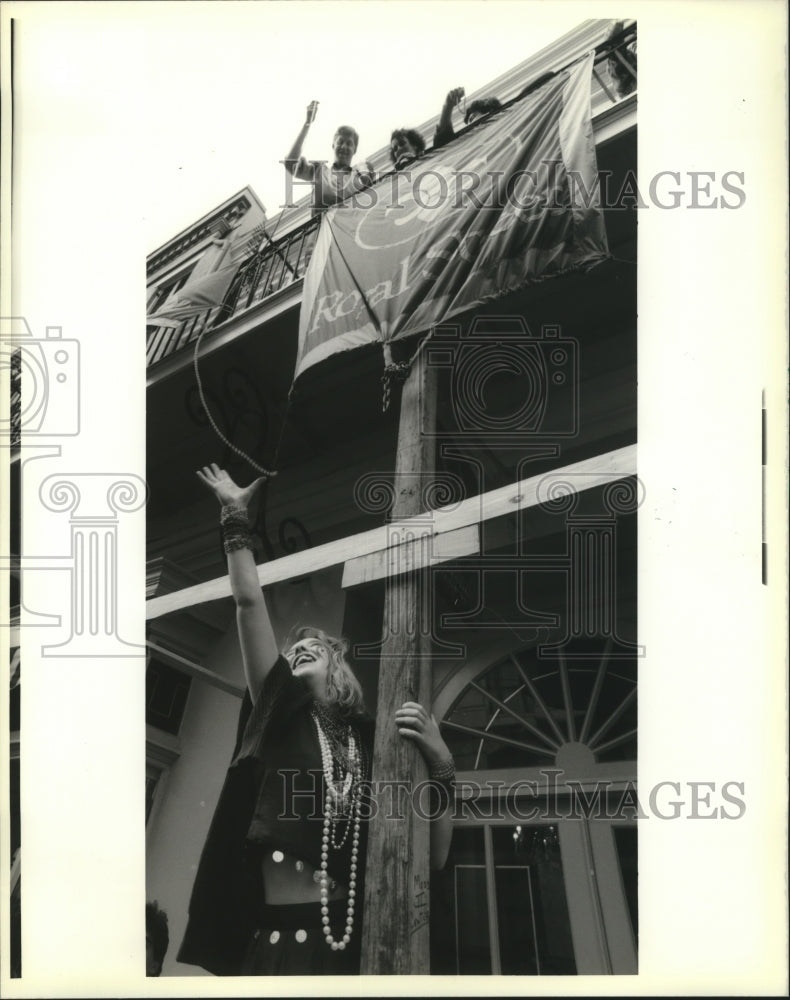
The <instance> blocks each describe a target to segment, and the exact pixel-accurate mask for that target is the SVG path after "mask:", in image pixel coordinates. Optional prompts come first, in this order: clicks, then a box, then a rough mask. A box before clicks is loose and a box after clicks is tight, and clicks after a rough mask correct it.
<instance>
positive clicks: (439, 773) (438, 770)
mask: <svg viewBox="0 0 790 1000" xmlns="http://www.w3.org/2000/svg"><path fill="white" fill-rule="evenodd" d="M430 771H431V779H432V780H433V781H439V782H441V783H442V784H447V785H451V784H452V783H453V782H454V781H455V761H454V760H453V758H452V757H448V758H447V760H442V761H440V762H439V763H438V764H432V765H431V769H430Z"/></svg>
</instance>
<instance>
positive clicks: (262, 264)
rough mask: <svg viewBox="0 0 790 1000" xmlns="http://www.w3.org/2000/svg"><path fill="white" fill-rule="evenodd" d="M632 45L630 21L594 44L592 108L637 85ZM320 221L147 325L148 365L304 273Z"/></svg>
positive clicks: (537, 84) (269, 246)
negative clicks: (170, 321) (212, 292)
mask: <svg viewBox="0 0 790 1000" xmlns="http://www.w3.org/2000/svg"><path fill="white" fill-rule="evenodd" d="M635 45H636V25H635V24H634V25H631V26H630V27H628V28H625V29H624V30H622V31H619V32H618V33H617V34H616V35H612V36H610V37H609V38H608V39H607V40H606V41H605V42H603V43H602V44H601V45H599V46H598V48H597V50H596V51H597V55H596V58H595V68H594V83H593V94H592V104H593V112H594V113H596V112H597V111H600V110H602V107H601V105H602V104H603V105H604V106H607V105H611V104H616V103H617V102H618V101H620V100H621V99H622V98H623V97H624V96H627V94H628V93H630V92H631V91H633V90H635V89H636V56H635ZM559 72H561V69H558V70H555V71H554V72H552V73H547V74H546V75H545V76H543V77H541V78H540V79H538V80H536V81H535V82H534V83H533V84H531V85H530V86H528V87H527V88H525V90H524V91H523V92H522V93H521V94H519V96H518V98H516V100H517V99H520V98H521V97H523V96H525V95H526V94H527V93H529V92H530V91H532V90H534V89H537V88H538V87H540V86H541V85H542V84H543V83H545V82H546V81H547V80H548V79H549V78H550V77H552V76H554V75H555V74H556V73H559ZM471 127H474V126H471ZM459 134H460V133H459ZM319 223H320V217H315V218H312V219H310V221H309V222H306V223H305V224H304V225H302V226H300V227H298V228H297V229H293V230H291V231H290V232H289V233H288V234H287V235H285V236H283V237H282V238H281V239H279V240H272V239H269V240H268V242H267V243H265V245H264V246H263V247H261V249H260V250H259V251H258V253H256V254H255V256H254V257H251V258H250V259H248V260H246V261H244V262H243V263H242V264H240V266H239V270H238V273H237V274H236V276H235V278H234V279H233V283H232V284H231V286H230V288H229V290H228V293H227V295H226V296H225V299H224V301H223V302H222V304H221V305H218V306H212V307H211V308H209V309H206V310H205V311H204V312H202V313H199V314H198V315H197V316H193V317H191V318H190V319H187V320H185V321H184V322H183V323H182V324H181V325H180V326H178V327H156V326H149V327H148V328H147V332H148V337H147V354H146V362H147V364H148V365H153V364H156V363H157V362H159V361H162V360H163V359H164V358H166V357H169V356H170V355H171V354H173V353H174V352H176V351H179V350H181V349H182V348H183V347H186V346H188V345H189V344H192V343H194V341H195V340H197V338H198V337H199V336H200V334H201V333H203V332H206V331H208V330H211V329H213V328H215V327H218V326H219V325H220V324H221V323H224V322H225V321H226V320H228V319H230V318H231V317H232V316H235V315H237V314H238V313H241V312H243V311H244V310H246V309H249V308H250V307H251V306H254V305H256V304H257V303H258V302H261V301H263V300H264V299H266V298H268V297H270V296H271V295H274V294H276V293H277V292H279V291H280V290H281V289H282V288H285V287H287V286H288V285H290V284H292V283H293V282H295V281H298V280H300V279H301V278H303V277H304V274H305V271H306V270H307V265H308V264H309V262H310V257H311V256H312V252H313V247H314V246H315V241H316V236H317V233H318V226H319ZM264 239H265V238H264Z"/></svg>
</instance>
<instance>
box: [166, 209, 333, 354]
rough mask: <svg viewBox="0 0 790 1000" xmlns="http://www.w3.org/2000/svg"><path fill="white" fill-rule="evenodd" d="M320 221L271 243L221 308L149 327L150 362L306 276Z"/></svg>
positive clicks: (244, 270) (244, 269)
mask: <svg viewBox="0 0 790 1000" xmlns="http://www.w3.org/2000/svg"><path fill="white" fill-rule="evenodd" d="M320 221H321V220H320V219H319V218H314V219H311V220H310V221H309V222H307V223H305V225H303V226H300V227H299V228H298V229H293V230H291V232H290V233H288V234H287V235H286V236H283V237H282V239H279V240H269V242H268V243H267V244H266V245H265V246H264V247H262V248H261V249H260V250H259V251H258V253H257V254H255V256H254V257H251V258H250V259H249V260H246V261H244V262H243V263H242V264H240V265H239V270H238V273H237V274H236V276H235V277H234V279H233V282H232V284H231V286H230V288H229V289H228V292H227V294H226V296H225V299H224V301H223V302H222V304H221V305H219V306H211V307H210V308H209V309H206V310H205V311H204V312H201V313H198V315H197V316H193V317H191V318H190V319H187V320H184V322H183V323H182V324H181V325H180V326H178V327H164V326H163V327H151V326H149V327H148V341H147V344H148V347H147V355H146V361H147V363H148V364H149V365H153V364H156V362H157V361H161V360H162V359H163V358H166V357H168V356H169V355H170V354H173V352H174V351H178V350H180V349H181V348H182V347H186V346H187V345H188V344H192V343H194V342H195V341H196V340H197V338H198V337H199V336H200V334H201V333H203V332H205V331H208V330H211V329H212V328H214V327H217V326H219V325H220V323H224V322H225V321H226V320H228V319H230V318H231V317H232V316H234V315H236V313H240V312H243V311H244V310H245V309H249V308H250V306H254V305H255V304H256V303H258V302H260V301H261V300H263V299H265V298H268V297H269V296H271V295H274V294H275V293H276V292H279V291H280V289H281V288H285V287H286V286H287V285H290V284H292V283H293V282H294V281H298V280H299V279H301V278H303V277H304V274H305V271H306V270H307V265H308V264H309V263H310V257H311V255H312V253H313V247H314V246H315V241H316V236H317V234H318V225H319V223H320Z"/></svg>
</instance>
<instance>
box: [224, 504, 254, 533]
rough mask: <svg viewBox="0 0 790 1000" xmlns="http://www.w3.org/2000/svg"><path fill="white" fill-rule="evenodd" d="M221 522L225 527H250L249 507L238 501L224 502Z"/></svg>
mask: <svg viewBox="0 0 790 1000" xmlns="http://www.w3.org/2000/svg"><path fill="white" fill-rule="evenodd" d="M219 523H220V524H221V525H222V527H223V528H225V527H229V526H230V525H233V526H238V527H240V528H249V524H250V519H249V515H248V514H247V508H246V507H242V506H240V505H239V504H236V503H226V504H223V506H222V510H221V511H220V512H219Z"/></svg>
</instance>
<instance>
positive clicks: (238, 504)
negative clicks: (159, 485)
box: [197, 463, 279, 702]
mask: <svg viewBox="0 0 790 1000" xmlns="http://www.w3.org/2000/svg"><path fill="white" fill-rule="evenodd" d="M197 475H198V478H199V479H200V481H201V482H202V483H204V485H205V486H206V487H208V489H210V490H211V492H212V493H213V494H214V495H215V496H216V498H217V500H219V502H220V504H221V506H222V513H221V515H220V517H221V521H222V526H223V535H224V541H225V552H226V554H227V556H228V575H229V577H230V588H231V593H232V594H233V600H234V601H235V602H236V621H237V624H238V629H239V643H240V645H241V655H242V660H243V662H244V676H245V678H246V681H247V687H248V688H249V692H250V697H251V698H252V700H253V702H254V701H255V700H256V699H257V697H258V694H259V692H260V690H261V685H262V684H263V682H264V680H265V678H266V675H267V674H268V673H269V671H270V670H271V668H272V667H273V666H274V664H275V662H276V661H277V656H278V653H279V651H278V649H277V642H276V640H275V637H274V630H273V629H272V624H271V620H270V618H269V611H268V609H267V607H266V601H265V599H264V596H263V591H262V590H261V586H260V584H259V583H258V571H257V569H256V567H255V559H254V557H253V554H252V547H251V545H250V532H249V515H248V512H247V511H248V507H249V504H250V503H251V501H252V499H253V498H254V496H255V494H256V493H257V492H258V490H259V488H260V487H261V485H262V484H263V483H264V482H265V480H266V478H267V477H266V476H260V477H259V478H258V479H256V480H255V481H254V482H252V483H250V485H249V486H245V487H240V486H237V485H236V483H234V482H233V480H232V479H231V478H230V476H229V475H228V473H227V472H225V470H224V469H220V468H219V466H218V465H216V464H215V463H212V464H211V465H206V466H204V467H203V468H202V469H201V470H200V471H199V472H198V473H197Z"/></svg>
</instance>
